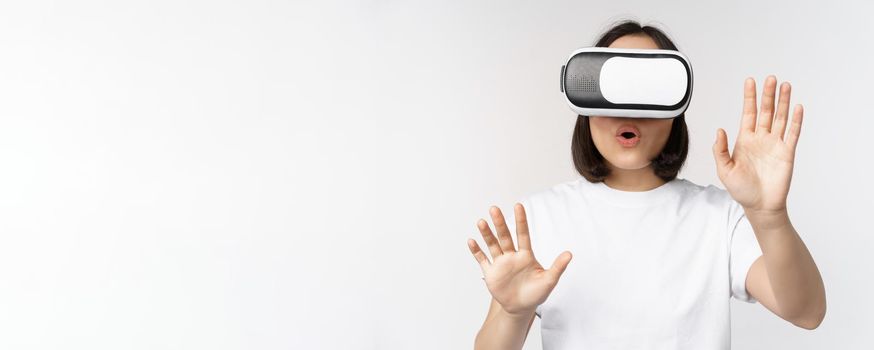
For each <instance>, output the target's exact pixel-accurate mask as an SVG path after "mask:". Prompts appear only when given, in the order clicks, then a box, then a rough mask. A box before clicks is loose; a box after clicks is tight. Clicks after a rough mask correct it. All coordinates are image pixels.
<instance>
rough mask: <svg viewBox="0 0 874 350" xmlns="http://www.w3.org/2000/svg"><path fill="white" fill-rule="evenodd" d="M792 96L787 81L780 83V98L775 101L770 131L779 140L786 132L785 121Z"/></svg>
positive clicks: (790, 87)
mask: <svg viewBox="0 0 874 350" xmlns="http://www.w3.org/2000/svg"><path fill="white" fill-rule="evenodd" d="M791 98H792V85H791V84H789V82H784V83H783V84H780V100H779V102H777V116H775V117H774V126H773V127H772V128H771V130H772V132H773V133H775V134H777V137H779V138H780V139H781V140H782V139H783V134H784V133H786V122H787V121H788V120H789V100H790V99H791Z"/></svg>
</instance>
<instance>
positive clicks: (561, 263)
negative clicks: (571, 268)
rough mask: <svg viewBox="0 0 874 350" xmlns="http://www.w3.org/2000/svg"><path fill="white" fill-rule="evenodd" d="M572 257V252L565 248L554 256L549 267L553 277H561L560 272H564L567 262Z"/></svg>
mask: <svg viewBox="0 0 874 350" xmlns="http://www.w3.org/2000/svg"><path fill="white" fill-rule="evenodd" d="M572 257H573V254H571V252H569V251H567V250H565V251H564V252H562V253H561V254H559V255H558V256H557V257H556V258H555V261H553V262H552V267H550V268H549V273H550V274H552V275H553V277H555V279H558V278H559V277H561V274H562V273H564V270H565V269H566V268H567V265H568V263H570V262H571V258H572Z"/></svg>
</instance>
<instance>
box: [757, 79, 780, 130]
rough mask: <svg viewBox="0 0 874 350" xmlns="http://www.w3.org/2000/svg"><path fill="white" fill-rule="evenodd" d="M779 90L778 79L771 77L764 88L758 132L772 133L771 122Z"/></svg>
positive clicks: (766, 80)
mask: <svg viewBox="0 0 874 350" xmlns="http://www.w3.org/2000/svg"><path fill="white" fill-rule="evenodd" d="M776 89H777V77H775V76H773V75H769V76H768V77H767V78H765V83H764V84H763V86H762V108H761V109H760V110H759V117H758V118H757V120H758V123H759V125H758V127H757V128H756V132H771V122H772V121H773V119H774V96H775V91H776Z"/></svg>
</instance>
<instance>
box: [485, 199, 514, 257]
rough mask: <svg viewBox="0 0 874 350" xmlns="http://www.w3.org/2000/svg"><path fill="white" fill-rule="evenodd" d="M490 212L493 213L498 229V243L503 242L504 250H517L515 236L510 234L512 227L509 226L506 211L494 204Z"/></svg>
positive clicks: (502, 248) (493, 220) (493, 219)
mask: <svg viewBox="0 0 874 350" xmlns="http://www.w3.org/2000/svg"><path fill="white" fill-rule="evenodd" d="M490 212H491V214H492V222H493V223H494V224H495V231H498V243H500V244H501V250H503V251H504V252H515V251H516V247H515V246H513V237H511V236H510V229H509V228H507V221H506V220H504V213H502V212H501V209H500V208H498V207H496V206H492V208H491V210H490Z"/></svg>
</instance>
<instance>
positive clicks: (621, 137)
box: [616, 125, 640, 147]
mask: <svg viewBox="0 0 874 350" xmlns="http://www.w3.org/2000/svg"><path fill="white" fill-rule="evenodd" d="M616 140H617V141H619V143H620V144H622V146H624V147H634V146H635V145H637V143H638V142H640V130H638V129H637V128H636V127H634V126H633V125H623V126H622V127H620V128H619V130H617V131H616Z"/></svg>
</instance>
